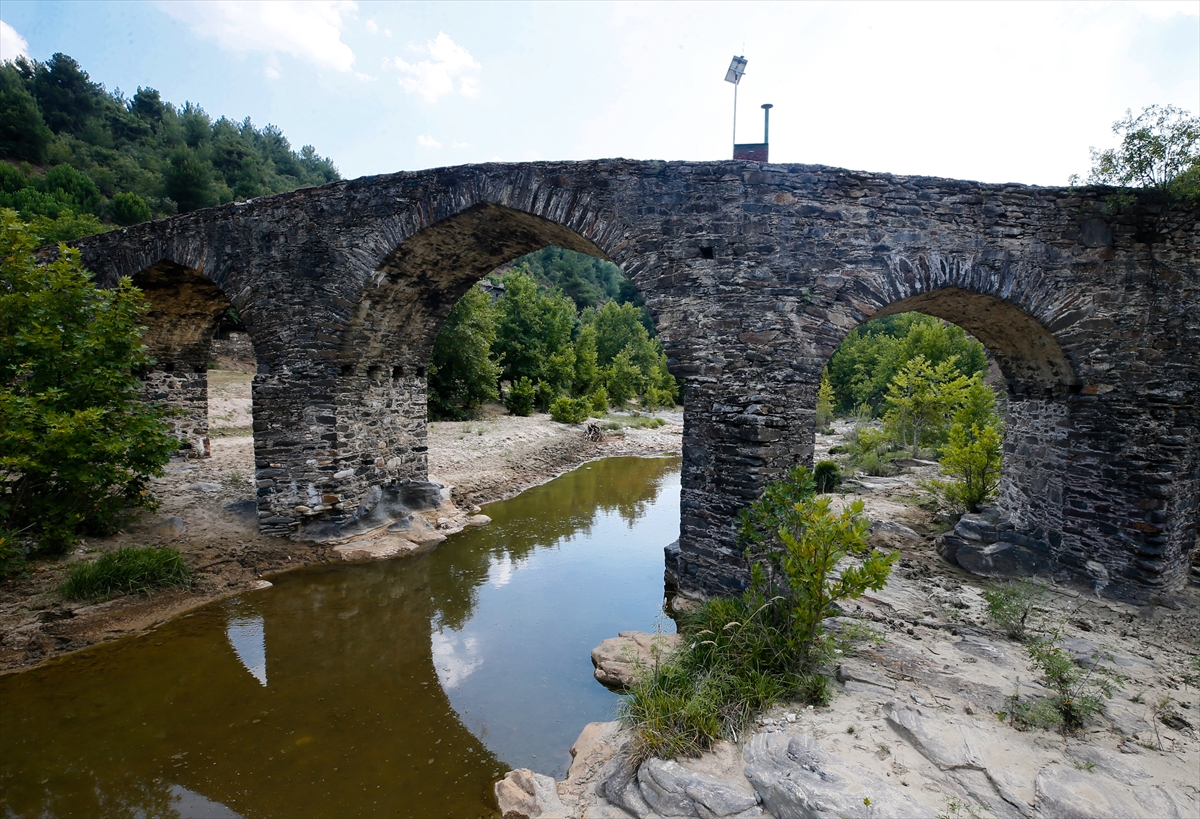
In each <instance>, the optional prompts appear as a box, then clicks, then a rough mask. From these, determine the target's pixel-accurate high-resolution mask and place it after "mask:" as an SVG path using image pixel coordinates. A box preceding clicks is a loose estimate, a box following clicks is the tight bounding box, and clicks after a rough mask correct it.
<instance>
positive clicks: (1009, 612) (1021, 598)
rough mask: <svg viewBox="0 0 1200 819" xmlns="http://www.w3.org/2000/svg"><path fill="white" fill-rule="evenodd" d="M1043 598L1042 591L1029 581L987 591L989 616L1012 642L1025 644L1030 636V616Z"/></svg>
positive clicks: (985, 593) (985, 597)
mask: <svg viewBox="0 0 1200 819" xmlns="http://www.w3.org/2000/svg"><path fill="white" fill-rule="evenodd" d="M1041 597H1042V589H1041V587H1040V586H1037V585H1035V584H1033V583H1031V582H1029V581H1028V580H1021V581H1018V582H1016V583H1008V584H1005V585H1003V586H999V587H996V588H991V589H986V590H985V591H984V592H983V599H984V600H986V601H987V611H988V616H989V617H990V618H991V619H992V622H993V623H995V624H996V625H997V626H999V627H1000V629H1001V631H1003V632H1004V634H1005V636H1007V637H1008V638H1009V639H1010V640H1017V641H1018V642H1024V641H1025V639H1026V638H1027V637H1028V636H1029V615H1031V614H1032V613H1033V610H1034V608H1035V606H1036V605H1037V603H1038V601H1039V600H1040V599H1041Z"/></svg>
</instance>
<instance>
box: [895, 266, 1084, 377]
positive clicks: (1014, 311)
mask: <svg viewBox="0 0 1200 819" xmlns="http://www.w3.org/2000/svg"><path fill="white" fill-rule="evenodd" d="M907 312H918V313H926V314H928V315H931V316H936V317H937V318H940V319H944V320H946V321H949V322H952V323H954V324H957V325H958V326H959V327H962V328H963V329H964V330H966V331H967V332H968V333H970V334H971V335H973V336H975V338H977V339H979V341H980V342H981V343H982V344H983V346H984V347H986V348H987V349H988V352H990V353H991V354H992V356H993V357H994V358H995V359H996V363H997V365H999V367H1000V371H1001V372H1002V373H1004V377H1005V378H1006V379H1007V381H1008V388H1009V393H1010V394H1011V395H1013V396H1015V397H1020V396H1031V397H1032V396H1038V395H1042V396H1052V395H1065V394H1066V393H1068V392H1069V391H1070V390H1071V388H1072V387H1074V386H1076V385H1077V384H1078V377H1077V375H1076V373H1075V369H1074V368H1073V367H1072V366H1071V363H1070V361H1069V360H1068V359H1067V355H1066V353H1065V352H1064V351H1063V348H1062V346H1061V345H1060V344H1059V343H1058V340H1057V339H1055V338H1054V336H1053V335H1052V334H1051V333H1050V331H1049V330H1047V329H1046V328H1045V327H1044V326H1043V325H1042V324H1041V322H1039V321H1038V320H1037V319H1035V318H1033V317H1032V316H1030V315H1029V314H1028V313H1026V312H1025V311H1024V310H1022V309H1021V308H1020V307H1018V306H1016V305H1015V304H1013V303H1011V302H1007V301H1003V300H1001V299H998V298H996V297H995V296H991V295H987V294H983V293H976V292H973V291H970V290H964V289H962V288H959V287H946V288H942V289H939V290H932V291H929V292H926V293H920V294H917V295H914V296H909V297H908V298H905V299H901V300H899V301H895V302H892V303H891V304H889V305H887V306H886V307H884V308H883V309H881V310H879V311H878V312H877V313H875V315H874V316H872V318H882V317H884V316H890V315H895V314H897V313H907Z"/></svg>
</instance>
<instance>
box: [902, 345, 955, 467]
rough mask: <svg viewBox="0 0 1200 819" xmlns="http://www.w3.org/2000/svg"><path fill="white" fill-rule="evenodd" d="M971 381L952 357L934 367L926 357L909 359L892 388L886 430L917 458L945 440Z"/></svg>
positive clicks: (920, 356)
mask: <svg viewBox="0 0 1200 819" xmlns="http://www.w3.org/2000/svg"><path fill="white" fill-rule="evenodd" d="M968 383H969V382H968V381H967V379H966V377H965V376H963V375H962V374H960V373H959V371H958V369H957V368H956V367H955V359H954V358H950V359H948V360H945V361H942V362H940V363H939V364H936V365H931V364H930V363H929V361H928V360H927V359H926V358H925V356H923V355H918V356H916V357H915V358H912V359H909V360H908V362H907V363H905V364H904V365H903V366H902V367H901V368H900V370H899V372H897V373H896V375H895V377H894V378H893V379H892V382H891V383H890V384H889V385H888V392H887V396H886V398H885V399H884V407H885V408H886V411H885V414H884V416H883V423H884V428H885V429H886V430H887V431H888V433H889V435H891V437H892V439H893V440H895V441H897V442H899V443H900V444H901V445H902V446H903V447H905V448H906V449H911V451H912V457H914V458H916V457H917V455H918V454H919V448H920V447H922V446H937V445H939V444H941V443H942V441H944V440H945V437H946V434H947V430H948V429H949V426H950V423H951V419H952V418H953V417H954V415H955V413H956V412H957V411H958V410H959V407H960V406H961V404H962V401H963V398H964V396H965V394H966V392H967V388H968Z"/></svg>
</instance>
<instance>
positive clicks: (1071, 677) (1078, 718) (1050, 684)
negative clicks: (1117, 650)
mask: <svg viewBox="0 0 1200 819" xmlns="http://www.w3.org/2000/svg"><path fill="white" fill-rule="evenodd" d="M1026 651H1027V652H1028V654H1029V659H1030V662H1031V663H1032V664H1033V666H1034V667H1035V668H1036V669H1037V670H1038V673H1039V682H1041V683H1042V685H1044V686H1045V687H1046V688H1048V689H1050V691H1051V694H1050V697H1048V698H1045V699H1041V700H1035V701H1032V702H1022V701H1021V700H1020V698H1019V696H1018V694H1013V695H1012V697H1010V698H1009V714H1010V715H1011V718H1012V722H1013V724H1014V725H1016V726H1017V727H1018V728H1059V729H1061V730H1062V731H1063V733H1070V732H1073V731H1077V730H1079V729H1080V728H1082V727H1083V726H1084V725H1086V724H1087V722H1088V720H1090V719H1091V718H1092V717H1093V716H1095V715H1096V714H1097V713H1099V711H1100V709H1102V708H1103V707H1104V700H1105V699H1112V696H1113V693H1114V692H1116V690H1117V689H1118V688H1120V687H1121V686H1122V684H1123V680H1122V678H1121V675H1120V674H1118V673H1117V672H1116V670H1115V669H1112V668H1110V667H1109V666H1107V665H1104V664H1103V663H1101V662H1100V661H1101V660H1102V659H1107V660H1112V657H1111V656H1106V657H1102V656H1100V655H1098V654H1093V655H1092V658H1091V659H1092V662H1091V663H1090V664H1089V665H1088V666H1087V667H1086V668H1084V667H1081V666H1080V665H1079V664H1078V663H1076V662H1075V658H1074V657H1073V656H1072V655H1071V653H1070V652H1068V651H1066V650H1065V649H1063V648H1062V635H1061V634H1060V633H1058V632H1053V633H1051V634H1048V635H1046V636H1044V637H1040V638H1037V639H1034V640H1031V641H1030V642H1029V643H1028V644H1027V645H1026Z"/></svg>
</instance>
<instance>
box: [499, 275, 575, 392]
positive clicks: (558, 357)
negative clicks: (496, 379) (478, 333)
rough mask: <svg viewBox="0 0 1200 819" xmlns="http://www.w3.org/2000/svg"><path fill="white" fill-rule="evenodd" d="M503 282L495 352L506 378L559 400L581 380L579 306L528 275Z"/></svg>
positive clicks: (506, 278)
mask: <svg viewBox="0 0 1200 819" xmlns="http://www.w3.org/2000/svg"><path fill="white" fill-rule="evenodd" d="M501 282H502V283H503V285H504V297H503V298H502V299H500V301H499V313H500V320H499V325H498V327H497V332H496V342H495V345H494V347H493V350H494V352H495V353H496V357H497V359H498V360H499V362H500V367H501V370H502V377H503V378H504V380H506V381H514V382H515V381H516V380H517V379H519V378H528V379H529V380H530V381H532V382H533V383H534V384H535V385H536V384H543V385H545V390H547V391H549V393H550V394H548V395H547V398H548V399H549V400H553V398H554V397H556V396H557V395H558V394H559V393H561V392H564V391H566V390H568V389H570V386H571V382H572V381H573V380H574V377H575V347H574V334H575V325H576V321H577V318H576V315H575V304H574V302H572V301H571V300H570V299H568V298H567V297H566V296H564V295H563V294H562V293H561V292H559V291H557V290H547V289H546V288H543V287H539V286H538V284H537V282H535V281H534V280H533V279H532V278H531V277H530V276H527V275H525V274H524V273H523V272H519V271H514V272H510V273H507V274H505V275H504V277H503V278H502V279H501ZM545 406H548V401H546V403H545V404H544V405H543V409H544V408H545Z"/></svg>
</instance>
